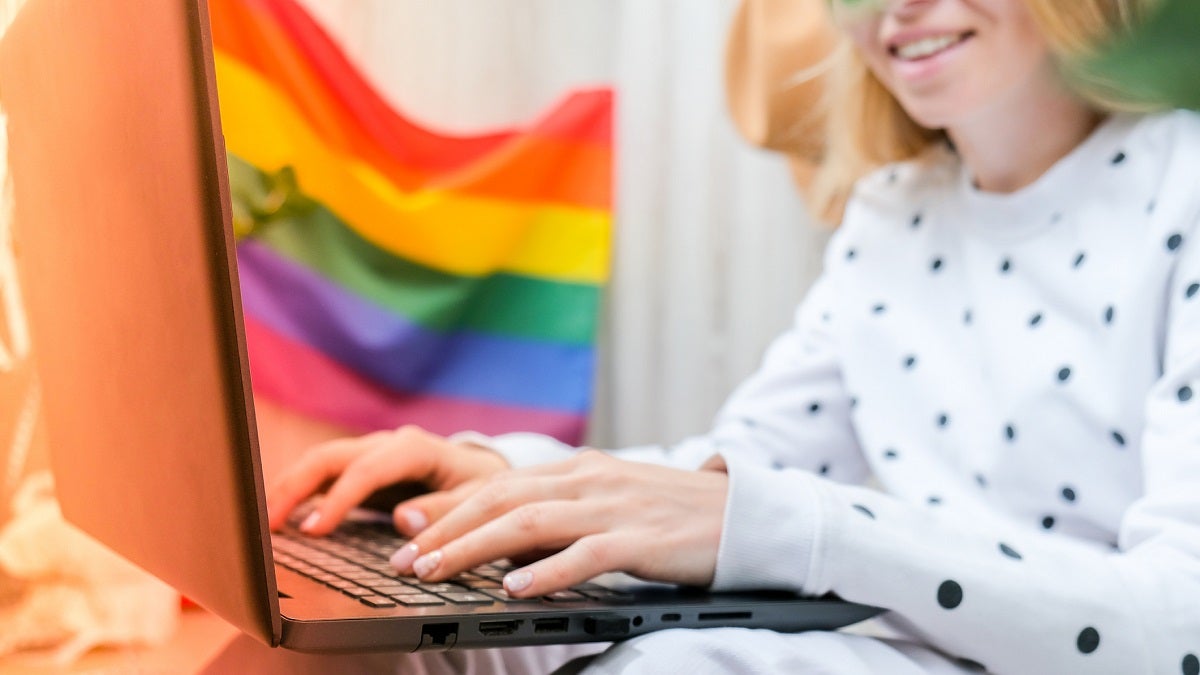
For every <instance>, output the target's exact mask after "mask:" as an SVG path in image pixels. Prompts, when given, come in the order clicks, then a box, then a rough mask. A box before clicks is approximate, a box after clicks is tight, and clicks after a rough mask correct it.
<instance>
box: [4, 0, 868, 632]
mask: <svg viewBox="0 0 1200 675" xmlns="http://www.w3.org/2000/svg"><path fill="white" fill-rule="evenodd" d="M0 106H2V108H3V111H4V114H5V115H6V116H7V129H8V134H9V162H10V172H11V176H12V180H13V190H14V191H13V199H14V201H13V204H14V209H15V210H14V216H15V222H16V226H15V231H16V233H17V234H16V241H15V242H14V243H15V248H16V250H17V260H18V271H19V274H20V276H21V278H22V283H23V287H24V289H25V291H26V302H27V306H28V311H29V322H30V326H31V331H32V335H33V338H34V353H35V355H36V359H37V361H38V363H39V377H40V381H41V387H42V401H43V407H42V414H43V416H44V418H43V419H44V422H45V425H46V429H47V436H48V439H49V443H50V446H51V452H52V465H53V470H54V474H55V476H56V479H57V486H58V494H59V499H60V501H61V503H62V507H63V512H64V514H65V515H66V517H67V518H68V519H69V520H70V521H71V522H73V523H74V524H76V525H77V526H79V527H80V528H81V529H83V530H84V531H86V532H88V533H89V534H91V535H92V536H94V537H95V538H96V539H98V540H99V541H101V542H103V543H104V544H106V545H107V546H109V547H110V548H112V549H113V550H114V551H116V552H118V553H119V554H121V555H122V556H124V557H126V558H127V559H129V560H130V561H132V562H133V563H135V564H137V565H139V566H141V567H142V568H144V569H145V570H147V571H149V572H150V573H152V574H154V575H155V576H157V577H159V578H161V579H162V580H163V581H165V582H167V583H168V584H171V585H172V586H174V587H175V588H177V589H178V590H179V591H180V592H181V593H183V594H184V595H185V596H186V597H188V598H190V599H192V600H194V601H195V602H197V603H198V604H200V605H202V606H203V607H205V608H207V609H208V610H210V611H212V612H214V613H215V614H217V615H219V616H221V617H223V618H224V619H226V620H227V621H229V622H230V623H231V624H233V625H235V626H236V627H238V628H239V629H241V630H242V631H244V632H245V633H247V634H249V635H252V636H254V637H255V638H257V639H258V640H261V641H262V642H264V643H266V644H269V645H271V646H282V647H285V648H289V649H295V650H301V651H308V652H346V651H354V650H363V651H375V650H427V649H428V650H436V649H443V650H444V649H451V648H472V647H503V646H515V645H532V644H549V643H568V642H586V641H610V640H614V639H621V638H625V637H630V636H634V635H638V634H641V633H646V632H649V631H654V630H659V629H663V628H680V627H694V628H700V627H715V626H745V627H752V628H771V629H775V630H779V631H799V630H808V629H833V628H837V627H840V626H843V625H847V624H851V623H855V622H857V621H860V620H863V619H866V618H868V617H871V616H873V615H875V614H876V613H878V612H879V611H880V610H878V609H877V608H873V607H866V606H862V605H856V604H851V603H847V602H843V601H840V600H838V599H837V598H833V597H823V598H808V597H802V596H800V595H796V594H793V593H789V592H771V591H764V592H755V593H731V594H711V593H707V592H704V591H701V590H696V589H686V588H677V587H674V586H667V585H661V584H647V583H642V582H637V581H635V580H632V579H630V578H628V577H624V576H622V575H615V576H611V575H610V577H611V578H606V579H601V580H597V583H594V584H587V585H585V586H583V587H581V588H578V589H572V590H571V591H569V592H567V593H564V594H561V596H559V597H547V598H540V599H537V600H534V601H532V602H529V601H526V602H507V601H505V599H504V598H503V597H502V593H500V592H497V591H496V585H495V584H494V583H489V582H494V581H495V578H496V576H497V575H498V574H501V573H503V571H504V570H505V567H504V563H503V561H500V562H498V563H496V564H495V565H491V566H483V567H482V568H477V569H476V570H473V571H472V574H471V575H469V577H470V578H465V577H464V578H462V579H458V580H455V584H451V585H449V586H447V587H441V588H433V589H430V588H417V589H416V592H414V591H413V590H411V589H410V587H413V584H416V583H418V582H417V580H415V579H408V578H400V577H396V576H395V574H394V573H391V576H390V578H389V579H385V582H387V583H385V584H384V588H385V589H390V590H391V591H393V592H391V593H387V592H382V591H380V592H374V591H372V590H371V587H370V586H371V585H370V584H368V583H366V582H367V581H371V582H372V583H374V582H377V581H378V576H387V568H386V567H383V566H382V565H381V563H383V564H386V560H387V555H389V554H390V553H391V551H392V550H394V548H395V547H397V546H399V545H400V542H399V541H395V540H393V541H392V542H390V543H388V542H384V543H382V544H381V543H379V542H378V540H377V539H375V538H374V537H375V536H376V535H379V534H381V530H382V531H384V532H382V533H383V534H387V533H388V530H389V528H387V527H386V526H383V527H381V526H380V525H379V524H378V523H372V522H369V520H368V521H364V522H354V523H349V524H347V527H346V529H345V530H344V531H342V532H340V533H339V534H337V535H335V536H334V537H332V538H329V539H311V538H306V537H302V536H299V535H296V534H294V533H293V534H286V533H283V534H277V535H272V533H271V532H269V531H268V528H267V517H266V516H267V514H266V506H265V498H264V490H263V475H262V468H261V464H260V458H259V448H258V444H257V433H256V426H255V417H254V407H253V400H252V397H251V386H250V376H249V370H248V368H247V360H246V347H245V336H244V330H243V326H242V321H241V305H240V300H239V291H238V288H239V287H238V275H237V264H236V254H235V248H234V238H233V234H232V228H231V217H230V201H229V189H228V181H227V165H226V158H225V150H224V144H223V140H222V136H221V125H220V118H219V115H218V106H217V94H216V89H215V83H214V76H213V60H212V50H211V45H210V40H209V31H208V13H207V6H206V4H205V2H204V0H104V2H96V1H95V0H29V1H28V2H27V3H26V5H25V7H24V9H23V10H22V11H21V13H20V15H19V17H18V18H17V20H16V22H15V23H14V25H13V26H12V28H11V29H10V31H9V32H8V34H7V35H6V36H5V38H4V40H3V42H2V43H0ZM273 544H274V547H273ZM309 554H312V555H309ZM313 559H315V560H316V562H313ZM352 559H358V560H352ZM326 563H334V564H333V567H335V568H339V567H340V568H341V569H340V570H338V569H335V570H334V571H332V572H330V571H324V570H321V569H319V567H320V566H321V565H324V564H326ZM351 563H357V564H361V566H362V567H363V568H364V569H365V571H357V572H351V571H347V570H348V569H350V567H351V565H350V564H351ZM489 571H490V572H491V574H490V576H489ZM372 573H374V574H375V575H376V576H375V577H372ZM335 581H336V582H337V583H335ZM471 584H477V585H478V586H477V587H475V586H471ZM418 592H419V593H420V594H422V595H425V596H428V597H427V598H426V599H425V601H424V602H423V603H421V602H418V603H409V602H405V601H404V597H405V596H411V595H416V594H418ZM363 598H370V601H364V599H363ZM456 598H457V599H458V600H465V601H463V602H459V601H458V600H456Z"/></svg>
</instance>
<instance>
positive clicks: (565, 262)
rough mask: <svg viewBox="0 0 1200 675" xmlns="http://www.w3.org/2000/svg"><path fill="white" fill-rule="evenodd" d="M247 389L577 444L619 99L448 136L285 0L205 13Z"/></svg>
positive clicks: (380, 423)
mask: <svg viewBox="0 0 1200 675" xmlns="http://www.w3.org/2000/svg"><path fill="white" fill-rule="evenodd" d="M209 7H210V13H211V19H212V32H213V42H214V45H215V56H216V66H217V84H218V91H219V95H220V102H221V120H222V125H223V127H224V133H225V140H226V147H227V150H228V152H229V154H230V177H231V180H230V183H231V190H232V192H233V193H234V211H235V223H236V224H237V225H238V227H239V229H241V230H244V232H245V236H244V237H242V238H241V240H240V243H239V245H238V266H239V271H240V275H241V282H242V298H243V307H244V311H245V317H246V332H247V343H248V348H249V352H250V366H251V375H252V377H253V382H254V388H255V392H256V394H258V395H260V396H266V397H268V398H270V399H271V400H273V401H275V402H277V403H280V404H282V405H284V406H286V407H288V408H291V409H293V410H296V411H299V412H300V413H302V414H304V415H306V416H310V417H313V418H316V419H320V420H324V421H328V422H332V423H335V424H338V425H342V426H344V427H347V428H349V429H352V430H356V431H370V430H375V429H384V428H394V427H396V426H399V425H401V424H406V423H412V424H419V425H421V426H423V427H425V428H427V429H430V430H432V431H435V432H438V433H450V432H453V431H459V430H463V429H474V430H478V431H482V432H484V433H502V432H505V431H514V430H524V431H537V432H541V433H546V434H550V435H552V436H555V437H557V438H560V439H562V440H564V441H567V442H572V443H578V442H579V441H580V440H581V438H582V436H583V432H584V430H585V424H586V418H587V414H588V411H589V409H590V406H591V389H592V379H593V372H594V366H595V335H596V323H597V316H598V310H599V304H600V292H601V289H602V287H603V284H604V283H605V281H606V280H607V277H608V265H609V257H610V253H611V245H610V239H611V225H612V181H611V167H612V152H613V151H612V108H613V95H612V92H611V90H609V89H597V90H588V91H577V92H574V93H571V94H570V95H568V96H567V97H565V98H564V99H562V100H561V102H560V103H559V104H558V105H556V106H555V107H554V108H553V109H552V110H551V111H549V112H548V113H547V114H545V115H543V116H542V117H541V118H540V119H538V120H536V121H535V122H533V123H532V124H529V125H528V126H526V127H524V128H520V129H511V130H503V131H499V132H496V133H490V134H485V135H476V136H469V137H468V136H463V137H451V136H447V135H443V134H438V133H434V132H432V131H430V130H428V129H425V128H422V127H421V126H420V125H418V124H415V123H413V122H411V121H409V120H407V119H405V117H404V116H403V115H401V114H400V113H398V112H397V111H395V110H393V109H392V108H390V107H389V106H388V104H387V103H386V102H384V100H383V99H382V98H381V97H380V96H379V94H378V93H377V92H376V91H375V90H374V89H373V88H372V86H371V84H370V83H368V82H367V81H366V80H365V79H364V78H363V76H362V75H361V74H360V73H359V72H358V71H357V70H356V68H355V67H354V66H353V65H352V64H351V63H350V61H349V60H347V58H346V57H345V55H344V54H343V52H342V51H341V50H340V49H339V47H338V45H337V44H336V43H335V42H334V41H333V39H332V38H331V37H330V36H329V35H328V34H327V33H326V32H325V31H324V30H323V29H322V28H321V27H320V25H318V24H317V23H316V22H315V21H314V20H313V19H312V18H311V17H310V16H309V15H308V14H307V13H306V12H305V11H304V10H303V9H302V8H301V7H300V6H299V5H298V4H297V3H296V2H295V0H209Z"/></svg>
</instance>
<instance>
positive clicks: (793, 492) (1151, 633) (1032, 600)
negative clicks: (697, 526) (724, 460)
mask: <svg viewBox="0 0 1200 675" xmlns="http://www.w3.org/2000/svg"><path fill="white" fill-rule="evenodd" d="M1190 249H1191V250H1190V251H1188V252H1186V255H1185V257H1184V258H1183V259H1181V261H1180V266H1179V268H1178V269H1177V270H1176V274H1175V276H1174V281H1173V286H1172V287H1171V288H1170V289H1169V293H1170V299H1169V300H1168V313H1167V322H1166V326H1165V347H1164V352H1163V355H1162V371H1161V372H1162V374H1161V377H1160V379H1159V380H1158V381H1157V382H1156V384H1155V385H1154V386H1153V387H1152V388H1151V390H1150V391H1149V393H1148V396H1147V399H1146V401H1145V406H1144V415H1145V427H1144V432H1143V436H1142V439H1141V441H1142V442H1141V469H1142V474H1143V477H1144V492H1143V494H1142V495H1141V497H1140V498H1138V499H1137V500H1136V501H1134V502H1132V503H1131V504H1130V505H1129V506H1128V508H1127V509H1126V510H1125V512H1124V514H1123V515H1122V519H1121V524H1120V529H1119V533H1118V535H1119V539H1118V544H1117V545H1116V546H1109V545H1107V544H1098V543H1094V542H1088V541H1085V540H1081V539H1076V538H1072V537H1069V536H1067V535H1063V534H1056V533H1051V532H1043V531H1038V530H1035V529H1032V528H1030V527H1029V526H1027V525H1024V524H1018V523H1015V522H1012V521H1009V520H1007V519H1005V518H1004V517H1003V516H1002V515H999V514H997V515H995V516H994V517H992V516H980V515H979V514H972V515H971V516H969V517H968V516H965V515H962V514H959V513H956V512H954V511H949V510H945V509H934V508H928V507H925V506H918V505H913V504H910V503H906V502H902V501H900V500H898V499H895V498H892V497H890V496H888V495H885V494H881V493H879V492H876V491H872V490H867V489H863V488H859V487H854V486H847V485H839V484H835V483H833V482H830V481H827V480H823V479H821V478H820V477H817V476H813V475H811V474H805V473H802V472H792V471H771V470H769V469H765V468H762V467H759V466H754V465H750V464H748V463H745V462H740V461H739V460H738V459H737V458H729V460H728V465H729V473H730V478H731V486H730V496H729V501H728V504H727V507H726V519H725V534H724V535H723V538H722V542H721V548H720V552H719V556H718V563H717V572H716V579H715V582H714V586H715V587H716V588H719V589H733V588H746V587H755V586H785V587H789V588H794V589H797V590H801V591H803V592H806V593H812V594H823V593H826V592H830V591H832V592H834V593H837V594H838V595H839V596H841V597H843V598H845V599H847V600H851V601H855V602H861V603H865V604H870V605H875V606H879V607H883V608H886V609H888V610H891V612H890V614H889V618H890V620H892V621H893V622H894V623H896V624H898V625H900V626H902V627H904V628H905V629H907V630H908V631H909V632H911V633H912V634H914V635H916V636H917V637H919V638H920V639H922V640H923V641H926V642H928V643H929V644H931V645H933V646H935V647H937V648H939V649H941V650H943V651H945V652H947V653H949V654H952V655H954V656H957V657H959V658H961V659H963V663H964V664H966V665H968V666H973V665H981V666H982V667H983V668H986V670H987V672H991V673H998V674H1006V673H1015V674H1026V673H1085V672H1086V673H1113V674H1119V675H1135V674H1138V673H1168V674H1171V675H1176V674H1183V675H1195V674H1197V673H1200V609H1198V608H1200V241H1197V242H1192V245H1191V246H1190Z"/></svg>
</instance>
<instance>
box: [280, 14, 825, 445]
mask: <svg viewBox="0 0 1200 675" xmlns="http://www.w3.org/2000/svg"><path fill="white" fill-rule="evenodd" d="M302 1H303V3H304V4H305V5H306V6H308V7H309V9H310V10H311V11H312V12H313V13H314V14H315V15H316V16H318V17H319V18H320V19H321V20H322V22H323V23H324V24H325V25H326V26H327V28H329V29H330V31H331V32H332V33H333V34H334V35H335V36H336V37H338V38H339V39H340V40H341V41H342V43H343V44H344V45H346V46H347V49H348V51H349V52H350V53H351V55H352V56H353V58H354V59H355V60H356V61H357V62H358V64H359V65H360V67H361V68H362V69H363V70H364V71H365V72H367V73H369V74H370V76H371V79H372V80H373V81H374V82H375V84H376V86H378V87H379V88H380V89H381V90H382V91H383V92H384V94H385V96H386V97H387V98H389V99H390V100H391V101H392V102H393V103H394V104H395V105H396V106H398V107H399V108H400V109H402V110H404V111H405V112H406V113H407V114H410V115H413V116H415V117H416V118H417V119H419V120H421V121H423V122H424V123H427V124H430V125H432V126H434V127H437V128H442V129H446V130H451V131H459V132H471V131H479V130H484V129H487V128H490V127H494V126H502V125H508V124H513V123H518V122H521V121H524V120H526V119H528V118H529V117H531V116H533V115H536V114H537V113H539V112H540V111H542V110H543V109H544V108H545V107H547V106H548V105H550V104H551V103H552V102H553V101H554V100H555V99H556V98H557V97H558V96H559V95H560V94H561V93H562V92H563V90H565V89H566V88H568V87H571V86H576V85H582V84H591V83H596V82H611V83H613V84H614V85H615V87H616V89H617V91H618V96H619V106H618V118H617V138H618V140H617V143H618V146H617V153H618V171H617V207H616V211H617V214H616V215H617V220H616V223H617V232H616V241H615V244H614V245H615V252H616V256H615V257H616V261H615V268H614V271H613V280H612V283H611V293H610V294H609V297H608V303H607V305H608V306H607V310H606V315H605V317H604V329H603V336H602V344H601V368H600V373H599V378H598V379H599V382H598V392H597V409H596V413H595V415H594V417H593V419H594V423H593V429H592V442H593V443H594V444H596V445H601V446H614V445H627V444H632V443H641V442H650V441H670V440H672V439H676V438H678V437H680V436H683V435H685V434H689V433H696V432H699V431H702V430H704V429H705V428H706V427H707V424H708V421H709V420H710V418H711V416H712V414H713V413H714V412H715V410H716V408H717V407H718V406H719V405H720V402H721V401H722V400H723V398H724V397H725V395H726V394H727V393H728V392H729V391H730V390H731V389H732V388H733V386H734V385H735V384H736V383H737V382H738V381H739V380H740V379H741V378H743V377H744V376H745V375H746V374H748V373H749V372H750V371H751V370H752V369H753V368H754V366H755V365H756V364H757V362H758V359H759V357H760V355H761V353H762V350H763V347H764V346H765V345H766V343H767V341H768V340H769V339H770V338H771V337H772V336H773V335H774V334H775V333H776V332H778V331H779V330H781V329H782V328H783V326H785V325H786V323H787V321H788V319H789V318H790V314H791V310H792V308H793V306H794V305H795V303H796V302H797V301H798V299H799V298H800V297H801V295H802V293H803V290H804V288H806V286H807V284H808V283H809V282H810V281H811V279H812V277H813V276H814V275H815V273H816V271H817V265H818V262H819V258H820V251H821V248H822V247H823V242H824V235H823V234H821V233H819V232H816V231H814V229H813V228H812V227H811V226H810V225H809V221H808V219H807V217H806V215H805V214H804V211H803V208H802V205H801V204H800V202H799V200H798V198H797V197H796V196H795V192H794V190H793V188H792V186H791V183H790V180H789V178H788V175H787V171H786V169H785V167H784V165H783V163H782V161H781V160H779V159H778V158H775V157H771V156H768V155H766V154H764V153H760V152H757V151H754V150H752V149H749V148H747V147H746V146H745V145H744V144H743V143H742V142H741V141H740V139H738V138H737V137H736V135H735V133H734V131H733V129H732V127H731V125H730V123H729V121H728V118H727V116H726V114H725V110H724V104H723V91H722V74H721V67H722V61H721V52H722V47H723V41H724V35H725V30H726V25H727V21H728V18H729V15H730V12H731V11H732V9H733V6H734V2H733V1H732V0H438V1H437V2H428V1H427V0H302Z"/></svg>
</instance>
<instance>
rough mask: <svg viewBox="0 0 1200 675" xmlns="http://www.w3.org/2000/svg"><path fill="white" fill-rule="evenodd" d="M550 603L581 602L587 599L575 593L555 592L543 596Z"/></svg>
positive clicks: (581, 594)
mask: <svg viewBox="0 0 1200 675" xmlns="http://www.w3.org/2000/svg"><path fill="white" fill-rule="evenodd" d="M545 598H546V600H549V601H550V602H583V601H584V600H587V597H586V596H585V595H584V594H583V593H577V592H575V591H556V592H554V593H551V594H550V595H547V596H545Z"/></svg>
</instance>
